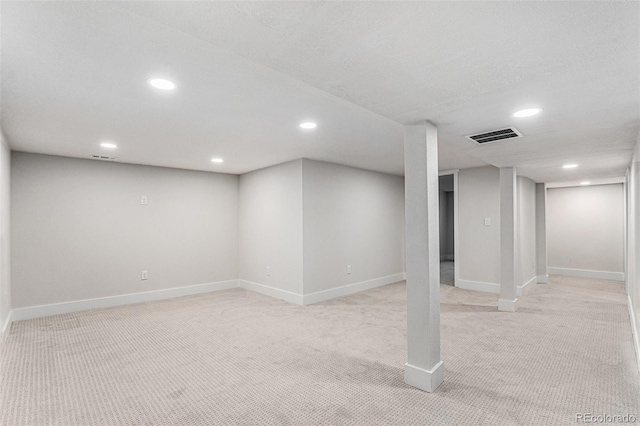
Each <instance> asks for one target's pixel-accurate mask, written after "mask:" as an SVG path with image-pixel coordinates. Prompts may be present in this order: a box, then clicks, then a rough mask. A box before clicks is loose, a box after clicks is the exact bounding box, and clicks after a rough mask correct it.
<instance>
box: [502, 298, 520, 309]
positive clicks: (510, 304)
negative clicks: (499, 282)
mask: <svg viewBox="0 0 640 426" xmlns="http://www.w3.org/2000/svg"><path fill="white" fill-rule="evenodd" d="M517 301H518V299H513V300H507V299H498V310H499V311H503V312H515V311H516V302H517Z"/></svg>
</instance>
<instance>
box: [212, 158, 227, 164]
mask: <svg viewBox="0 0 640 426" xmlns="http://www.w3.org/2000/svg"><path fill="white" fill-rule="evenodd" d="M211 162H212V163H224V160H223V159H222V158H212V159H211Z"/></svg>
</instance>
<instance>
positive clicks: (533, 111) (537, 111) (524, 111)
mask: <svg viewBox="0 0 640 426" xmlns="http://www.w3.org/2000/svg"><path fill="white" fill-rule="evenodd" d="M541 111H542V108H527V109H521V110H520V111H516V112H514V113H513V116H514V117H518V118H521V117H531V116H532V115H536V114H540V112H541Z"/></svg>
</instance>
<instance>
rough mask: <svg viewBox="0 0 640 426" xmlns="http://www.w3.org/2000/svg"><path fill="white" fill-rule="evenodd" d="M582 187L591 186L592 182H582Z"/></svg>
mask: <svg viewBox="0 0 640 426" xmlns="http://www.w3.org/2000/svg"><path fill="white" fill-rule="evenodd" d="M580 185H582V186H586V185H591V182H589V181H584V182H580Z"/></svg>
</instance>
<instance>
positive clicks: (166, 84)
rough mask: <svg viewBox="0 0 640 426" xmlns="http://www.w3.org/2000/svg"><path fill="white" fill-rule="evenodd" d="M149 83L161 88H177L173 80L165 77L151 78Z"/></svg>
mask: <svg viewBox="0 0 640 426" xmlns="http://www.w3.org/2000/svg"><path fill="white" fill-rule="evenodd" d="M149 84H150V85H152V86H153V87H155V88H156V89H160V90H173V89H175V88H176V84H175V83H174V82H173V81H169V80H167V79H164V78H150V79H149Z"/></svg>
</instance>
